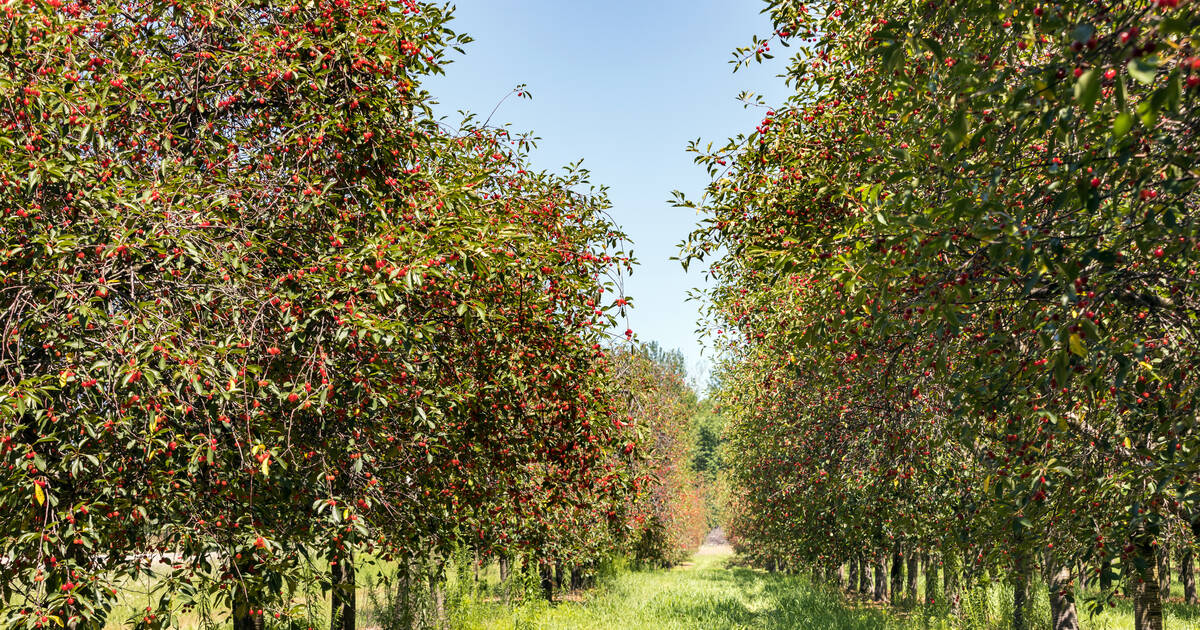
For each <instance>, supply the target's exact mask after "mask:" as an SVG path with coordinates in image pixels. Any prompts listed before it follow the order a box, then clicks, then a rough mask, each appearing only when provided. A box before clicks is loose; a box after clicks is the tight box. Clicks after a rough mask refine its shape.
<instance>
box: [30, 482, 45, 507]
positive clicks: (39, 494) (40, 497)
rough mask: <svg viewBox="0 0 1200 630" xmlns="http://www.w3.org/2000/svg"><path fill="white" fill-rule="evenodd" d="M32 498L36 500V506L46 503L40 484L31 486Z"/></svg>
mask: <svg viewBox="0 0 1200 630" xmlns="http://www.w3.org/2000/svg"><path fill="white" fill-rule="evenodd" d="M33 496H34V497H36V498H37V502H38V505H42V504H44V503H45V502H46V493H45V492H42V486H41V484H37V483H35V484H33Z"/></svg>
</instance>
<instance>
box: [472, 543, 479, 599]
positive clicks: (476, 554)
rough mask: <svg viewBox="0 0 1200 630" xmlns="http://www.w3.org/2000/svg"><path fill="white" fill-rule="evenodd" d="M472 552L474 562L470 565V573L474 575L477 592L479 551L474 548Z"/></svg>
mask: <svg viewBox="0 0 1200 630" xmlns="http://www.w3.org/2000/svg"><path fill="white" fill-rule="evenodd" d="M473 551H474V553H473V554H472V555H473V557H474V559H475V561H474V563H472V564H471V572H472V573H473V574H474V578H475V589H476V590H479V549H478V548H476V549H474V550H473Z"/></svg>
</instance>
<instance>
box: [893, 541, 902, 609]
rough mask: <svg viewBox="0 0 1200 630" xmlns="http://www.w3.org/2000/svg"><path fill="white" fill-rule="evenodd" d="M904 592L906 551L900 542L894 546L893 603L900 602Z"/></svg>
mask: <svg viewBox="0 0 1200 630" xmlns="http://www.w3.org/2000/svg"><path fill="white" fill-rule="evenodd" d="M903 594H904V553H903V552H902V551H901V550H900V543H898V542H897V543H896V544H895V546H894V547H893V548H892V599H891V601H892V602H893V603H896V604H899V603H900V599H901V598H902V596H903Z"/></svg>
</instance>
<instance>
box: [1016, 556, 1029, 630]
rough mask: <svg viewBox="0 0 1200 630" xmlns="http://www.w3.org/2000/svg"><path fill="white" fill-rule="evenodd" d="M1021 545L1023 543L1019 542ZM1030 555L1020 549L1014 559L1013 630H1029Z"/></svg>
mask: <svg viewBox="0 0 1200 630" xmlns="http://www.w3.org/2000/svg"><path fill="white" fill-rule="evenodd" d="M1017 544H1018V545H1020V544H1021V541H1019V540H1018V541H1017ZM1031 574H1032V571H1031V570H1030V567H1029V555H1028V552H1026V551H1025V550H1024V549H1019V550H1018V551H1017V554H1016V556H1015V557H1014V558H1013V620H1012V630H1029V578H1030V576H1031Z"/></svg>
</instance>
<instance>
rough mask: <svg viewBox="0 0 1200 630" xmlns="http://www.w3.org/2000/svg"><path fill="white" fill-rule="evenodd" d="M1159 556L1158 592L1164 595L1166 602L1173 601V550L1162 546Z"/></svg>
mask: <svg viewBox="0 0 1200 630" xmlns="http://www.w3.org/2000/svg"><path fill="white" fill-rule="evenodd" d="M1157 552H1158V553H1157V554H1155V555H1157V556H1158V590H1159V592H1160V593H1162V600H1163V601H1164V602H1166V601H1169V600H1170V599H1171V549H1170V547H1167V546H1166V545H1165V544H1161V545H1159V546H1158V549H1157Z"/></svg>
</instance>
